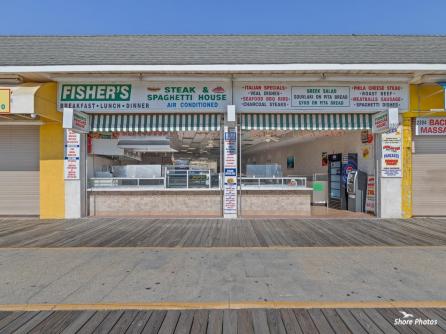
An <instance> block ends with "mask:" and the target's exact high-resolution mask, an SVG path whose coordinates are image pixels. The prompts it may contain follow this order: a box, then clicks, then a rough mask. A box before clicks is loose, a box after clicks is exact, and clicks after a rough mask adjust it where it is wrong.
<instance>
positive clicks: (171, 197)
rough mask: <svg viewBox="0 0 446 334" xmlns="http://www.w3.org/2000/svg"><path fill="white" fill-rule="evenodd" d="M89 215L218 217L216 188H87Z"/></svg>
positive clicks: (217, 190) (219, 214)
mask: <svg viewBox="0 0 446 334" xmlns="http://www.w3.org/2000/svg"><path fill="white" fill-rule="evenodd" d="M88 201H89V215H90V216H150V217H220V216H221V191H220V190H219V189H205V190H203V189H162V190H159V189H158V190H157V189H153V190H152V189H143V188H140V189H135V188H125V187H119V188H98V189H94V188H92V189H89V191H88Z"/></svg>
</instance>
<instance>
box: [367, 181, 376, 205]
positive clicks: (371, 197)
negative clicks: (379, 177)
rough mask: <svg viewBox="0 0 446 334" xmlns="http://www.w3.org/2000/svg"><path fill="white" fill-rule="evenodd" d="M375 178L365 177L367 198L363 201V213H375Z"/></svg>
mask: <svg viewBox="0 0 446 334" xmlns="http://www.w3.org/2000/svg"><path fill="white" fill-rule="evenodd" d="M375 199H376V193H375V177H374V176H367V196H366V200H365V211H366V212H372V213H375Z"/></svg>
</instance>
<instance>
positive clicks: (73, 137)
mask: <svg viewBox="0 0 446 334" xmlns="http://www.w3.org/2000/svg"><path fill="white" fill-rule="evenodd" d="M80 147H81V135H80V134H78V133H76V132H74V131H72V130H65V149H64V152H65V154H64V155H65V156H64V177H65V180H79V176H80Z"/></svg>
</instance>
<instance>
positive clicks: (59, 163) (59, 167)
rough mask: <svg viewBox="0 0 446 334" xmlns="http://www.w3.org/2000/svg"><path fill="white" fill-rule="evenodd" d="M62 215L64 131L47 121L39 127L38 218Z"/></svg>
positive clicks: (63, 197)
mask: <svg viewBox="0 0 446 334" xmlns="http://www.w3.org/2000/svg"><path fill="white" fill-rule="evenodd" d="M64 217H65V185H64V131H63V128H62V124H60V123H49V124H44V125H42V126H41V127H40V218H41V219H57V218H64Z"/></svg>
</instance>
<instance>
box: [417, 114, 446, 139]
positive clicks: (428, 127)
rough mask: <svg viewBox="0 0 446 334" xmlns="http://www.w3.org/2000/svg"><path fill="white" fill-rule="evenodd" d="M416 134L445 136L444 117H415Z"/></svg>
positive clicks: (445, 121)
mask: <svg viewBox="0 0 446 334" xmlns="http://www.w3.org/2000/svg"><path fill="white" fill-rule="evenodd" d="M415 133H416V135H417V136H446V117H417V119H416V121H415Z"/></svg>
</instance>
